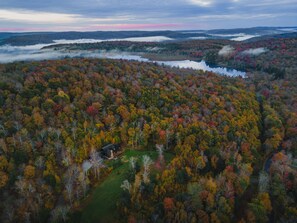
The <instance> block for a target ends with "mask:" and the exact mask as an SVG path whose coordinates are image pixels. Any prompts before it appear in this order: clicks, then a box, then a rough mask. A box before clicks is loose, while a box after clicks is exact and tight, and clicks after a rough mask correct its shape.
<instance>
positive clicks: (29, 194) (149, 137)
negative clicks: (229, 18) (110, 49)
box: [0, 39, 297, 223]
mask: <svg viewBox="0 0 297 223" xmlns="http://www.w3.org/2000/svg"><path fill="white" fill-rule="evenodd" d="M229 42H230V41H228V40H222V41H221V42H220V43H216V41H215V40H210V41H208V42H207V43H209V44H210V45H211V49H212V50H210V51H209V52H206V53H207V54H205V50H204V48H202V45H203V44H201V43H206V42H199V43H200V44H201V50H200V51H201V54H199V52H200V51H199V47H198V46H197V45H198V41H189V42H184V43H182V44H181V45H182V46H183V47H184V48H187V49H191V50H188V51H187V52H185V54H187V55H189V54H191V55H192V56H196V57H198V58H200V57H201V58H203V57H204V58H205V57H206V58H208V60H211V59H214V60H215V62H216V63H217V64H227V63H228V65H230V66H234V67H236V68H237V67H244V68H245V69H246V70H247V71H249V72H250V73H249V75H248V76H249V78H246V79H243V78H231V77H225V76H219V75H217V74H214V73H209V72H202V71H194V70H186V69H173V68H168V67H164V66H163V67H162V66H158V65H156V64H153V63H143V62H128V61H124V60H107V59H64V60H53V61H39V62H18V63H10V64H1V65H0V74H1V75H0V198H1V204H0V217H1V218H0V219H1V220H0V221H1V222H47V221H49V222H67V221H68V222H74V220H73V215H74V214H75V213H77V212H79V211H77V210H81V209H83V208H84V207H83V205H82V203H84V202H85V200H86V199H87V197H88V194H89V193H90V192H91V191H92V188H94V187H96V185H97V184H98V183H99V184H100V183H101V182H103V181H104V179H105V178H106V177H108V176H109V175H110V174H112V173H113V172H114V171H115V169H116V165H110V164H111V162H113V161H111V160H105V159H103V158H102V157H101V156H100V150H101V148H102V147H103V146H104V145H106V144H110V143H111V144H118V145H120V146H121V150H122V152H125V151H126V150H127V151H128V150H132V151H143V152H149V151H158V155H157V158H156V159H152V158H151V157H150V156H148V155H143V156H142V157H141V158H138V159H136V158H134V157H130V159H129V160H128V161H127V163H128V164H129V168H128V169H127V170H126V171H125V172H124V173H121V174H124V178H125V179H124V180H123V182H122V183H121V185H120V188H121V194H120V196H119V197H118V198H117V200H116V201H114V202H115V203H116V209H115V210H113V211H114V212H116V213H117V214H116V215H115V217H114V218H113V222H131V223H132V222H212V223H219V222H222V223H224V222H241V223H244V222H257V223H258V222H260V223H261V222H292V223H293V222H296V219H297V161H296V159H297V86H296V79H297V77H296V66H297V65H296V39H277V40H274V39H272V40H270V41H265V42H264V41H261V40H260V41H259V42H257V44H255V43H254V42H253V43H249V42H247V43H244V44H241V45H240V44H236V43H234V42H233V43H232V46H230V47H229V52H230V51H232V53H231V54H228V55H221V56H220V55H219V54H218V52H219V51H220V50H221V49H222V47H223V46H224V45H227V44H228V43H229ZM102 44H115V43H102ZM123 44H127V43H123ZM171 44H173V43H171ZM193 44H194V45H195V44H196V45H195V47H191V46H193ZM263 44H265V45H263ZM214 45H215V46H216V48H215V49H216V50H213V49H214V47H213V46H214ZM145 47H147V46H146V45H145ZM203 47H205V48H207V47H208V45H205V44H204V45H203ZM231 47H232V50H230V49H231ZM251 47H253V48H257V47H258V48H260V47H264V48H266V49H268V50H269V53H270V54H269V53H268V54H265V53H264V54H261V55H260V56H259V57H257V59H256V58H255V57H253V56H243V55H244V54H242V53H240V52H243V51H244V50H248V49H250V48H251ZM294 47H295V48H294ZM172 48H175V49H181V48H176V45H174V46H173V47H172ZM208 48H209V47H208ZM189 51H191V52H189ZM168 52H170V51H168ZM168 52H166V53H168ZM178 53H181V54H182V50H181V51H179V52H178ZM195 53H196V54H195ZM271 54H274V55H275V57H271V56H269V55H271ZM213 55H215V57H214V56H213ZM247 57H248V58H247ZM255 63H256V64H255ZM260 67H261V69H260ZM258 68H259V69H258ZM165 153H166V154H170V156H171V158H170V159H169V160H168V159H165V158H164V156H165V155H164V154H165ZM119 156H120V155H119ZM117 165H123V164H121V163H120V162H119V163H118V164H117ZM106 199H107V200H108V198H106ZM75 216H76V217H75V218H76V222H80V219H79V215H75ZM96 222H108V221H105V220H104V219H97V221H96Z"/></svg>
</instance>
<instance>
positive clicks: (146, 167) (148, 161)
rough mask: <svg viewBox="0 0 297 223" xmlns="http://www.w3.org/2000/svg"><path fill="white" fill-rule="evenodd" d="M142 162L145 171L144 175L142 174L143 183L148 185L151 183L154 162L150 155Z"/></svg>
mask: <svg viewBox="0 0 297 223" xmlns="http://www.w3.org/2000/svg"><path fill="white" fill-rule="evenodd" d="M142 162H143V168H144V171H143V174H142V176H143V181H144V182H145V183H148V182H149V173H150V167H151V165H152V164H153V161H152V159H151V158H150V157H149V156H148V155H144V156H143V157H142Z"/></svg>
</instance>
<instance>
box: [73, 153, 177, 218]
mask: <svg viewBox="0 0 297 223" xmlns="http://www.w3.org/2000/svg"><path fill="white" fill-rule="evenodd" d="M143 155H148V156H150V157H151V158H152V159H153V160H156V159H157V156H158V153H157V152H156V151H135V150H126V151H125V153H124V155H123V156H122V157H121V159H122V161H123V162H122V164H121V165H120V166H119V167H117V168H115V169H114V170H113V171H112V172H111V173H110V174H109V175H108V177H107V178H106V179H105V180H104V181H103V182H102V183H100V185H98V186H97V187H96V188H93V191H92V192H91V193H90V195H89V197H88V198H87V199H86V201H84V203H83V205H82V206H83V207H84V208H83V210H82V211H81V213H79V214H78V213H77V215H76V214H75V215H74V216H73V217H74V218H76V219H73V220H74V221H75V222H84V223H101V222H102V223H103V222H104V223H109V222H112V223H114V222H117V207H116V202H117V201H118V199H119V197H120V194H121V191H122V189H121V187H120V186H121V184H122V182H123V181H124V180H125V175H126V173H127V171H129V162H128V159H129V158H130V157H138V159H139V160H140V161H141V158H142V156H143ZM164 156H165V160H166V161H167V162H168V161H169V160H171V159H172V158H173V154H171V153H164ZM109 162H114V161H109ZM75 216H76V217H75ZM79 219H80V220H79Z"/></svg>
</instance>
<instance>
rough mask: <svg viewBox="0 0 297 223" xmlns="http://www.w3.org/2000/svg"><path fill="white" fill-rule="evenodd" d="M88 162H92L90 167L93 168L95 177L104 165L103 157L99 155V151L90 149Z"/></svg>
mask: <svg viewBox="0 0 297 223" xmlns="http://www.w3.org/2000/svg"><path fill="white" fill-rule="evenodd" d="M89 161H90V163H91V164H92V168H93V170H94V174H95V176H96V177H97V178H99V175H100V169H101V168H102V167H104V164H103V159H102V158H101V157H100V155H99V153H98V152H97V151H95V150H92V152H91V154H90V160H89Z"/></svg>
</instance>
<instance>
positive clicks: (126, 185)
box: [121, 180, 132, 193]
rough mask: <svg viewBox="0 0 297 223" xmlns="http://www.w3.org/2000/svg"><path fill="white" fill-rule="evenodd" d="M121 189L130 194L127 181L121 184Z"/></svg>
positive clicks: (130, 187) (129, 185)
mask: <svg viewBox="0 0 297 223" xmlns="http://www.w3.org/2000/svg"><path fill="white" fill-rule="evenodd" d="M121 188H122V189H123V190H127V191H128V192H129V193H131V189H132V185H131V184H130V182H129V181H128V180H124V181H123V183H122V184H121Z"/></svg>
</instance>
